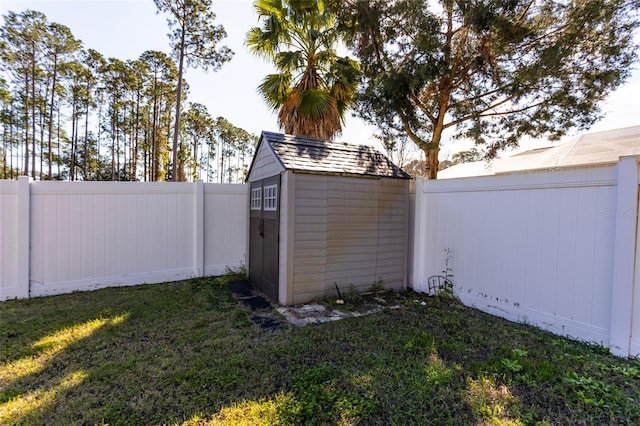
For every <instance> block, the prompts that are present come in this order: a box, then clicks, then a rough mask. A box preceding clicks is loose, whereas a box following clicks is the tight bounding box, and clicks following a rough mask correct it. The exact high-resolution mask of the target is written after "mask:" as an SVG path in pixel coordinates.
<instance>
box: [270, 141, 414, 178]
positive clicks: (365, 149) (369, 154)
mask: <svg viewBox="0 0 640 426" xmlns="http://www.w3.org/2000/svg"><path fill="white" fill-rule="evenodd" d="M261 139H262V140H263V142H265V143H268V144H269V146H270V147H271V149H273V152H274V153H275V154H276V155H277V156H278V158H279V159H280V161H281V162H282V165H283V166H284V167H285V168H286V169H288V170H293V171H304V172H312V173H321V174H324V173H326V174H343V175H362V176H376V177H391V178H399V179H411V177H410V176H409V175H408V174H407V173H405V172H404V171H403V170H402V169H400V168H399V167H398V166H396V165H395V164H393V163H392V162H391V161H390V160H389V159H388V158H387V157H386V156H385V155H383V154H381V153H380V152H378V151H376V150H375V149H374V148H373V147H371V146H368V145H353V144H348V143H345V142H330V141H323V140H318V139H311V138H305V137H300V136H292V135H285V134H282V133H272V132H262V136H261Z"/></svg>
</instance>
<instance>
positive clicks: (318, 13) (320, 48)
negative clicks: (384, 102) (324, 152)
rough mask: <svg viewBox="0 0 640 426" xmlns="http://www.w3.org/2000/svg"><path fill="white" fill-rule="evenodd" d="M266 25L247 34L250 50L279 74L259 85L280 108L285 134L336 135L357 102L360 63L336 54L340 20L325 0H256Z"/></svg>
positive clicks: (266, 78) (271, 102)
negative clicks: (326, 4)
mask: <svg viewBox="0 0 640 426" xmlns="http://www.w3.org/2000/svg"><path fill="white" fill-rule="evenodd" d="M254 7H255V9H256V12H257V14H258V16H259V17H260V20H261V21H262V22H261V23H262V27H254V28H252V29H251V30H250V31H249V33H248V34H247V46H248V47H249V50H250V51H251V52H252V53H254V54H256V55H258V56H260V57H263V58H265V59H267V60H270V61H272V62H273V64H274V65H275V67H276V69H277V71H278V72H277V73H275V74H270V75H268V76H267V77H265V79H264V80H263V82H262V84H260V86H259V88H258V89H259V91H260V92H261V94H262V96H263V97H264V99H265V101H266V103H267V104H268V105H269V107H271V108H272V109H273V110H274V111H275V110H278V109H279V112H278V124H279V126H280V128H281V129H283V130H284V131H285V132H286V133H290V134H295V135H298V136H306V137H312V138H318V139H333V137H334V136H336V135H337V134H339V133H340V132H341V131H342V124H343V122H344V115H345V113H346V111H347V109H348V108H349V106H350V105H351V104H352V103H353V101H354V97H355V93H356V85H357V82H358V65H357V63H356V62H355V61H353V60H352V59H350V58H348V57H340V56H338V54H337V53H336V47H337V45H338V43H339V36H338V33H337V31H336V26H335V20H334V17H333V16H332V15H331V13H330V12H329V11H327V10H326V9H325V8H324V2H323V1H322V0H256V1H255V3H254Z"/></svg>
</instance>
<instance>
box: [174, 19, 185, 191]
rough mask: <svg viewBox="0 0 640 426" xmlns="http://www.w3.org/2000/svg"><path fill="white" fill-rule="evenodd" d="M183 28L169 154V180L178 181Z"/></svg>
mask: <svg viewBox="0 0 640 426" xmlns="http://www.w3.org/2000/svg"><path fill="white" fill-rule="evenodd" d="M184 37H185V35H184V28H183V29H182V34H181V39H180V64H179V66H178V88H177V90H176V94H177V96H176V119H175V125H174V127H173V153H172V155H171V158H172V161H173V164H172V166H171V180H172V181H174V182H177V181H178V173H177V171H178V134H179V132H180V105H181V102H182V72H183V67H184Z"/></svg>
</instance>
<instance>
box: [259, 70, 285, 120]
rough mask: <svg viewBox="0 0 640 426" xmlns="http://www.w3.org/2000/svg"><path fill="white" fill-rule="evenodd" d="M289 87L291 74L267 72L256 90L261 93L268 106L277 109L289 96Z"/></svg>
mask: <svg viewBox="0 0 640 426" xmlns="http://www.w3.org/2000/svg"><path fill="white" fill-rule="evenodd" d="M290 87H291V74H289V73H280V74H269V75H267V76H266V77H265V78H264V80H262V83H261V84H260V86H258V91H259V92H260V94H261V95H262V98H263V99H264V100H265V102H266V103H267V105H268V106H269V108H271V109H272V110H274V111H275V110H277V109H278V108H280V107H281V106H282V104H283V103H284V102H285V101H286V99H287V98H288V96H289V92H290V90H291V89H290Z"/></svg>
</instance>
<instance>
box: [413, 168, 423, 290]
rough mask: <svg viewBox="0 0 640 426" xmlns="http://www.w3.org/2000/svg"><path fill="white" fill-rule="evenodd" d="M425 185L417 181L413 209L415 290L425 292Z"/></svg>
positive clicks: (421, 180)
mask: <svg viewBox="0 0 640 426" xmlns="http://www.w3.org/2000/svg"><path fill="white" fill-rule="evenodd" d="M424 183H425V178H418V179H416V185H415V189H416V194H415V201H414V203H415V205H414V209H413V229H412V230H411V231H410V232H413V278H412V281H413V283H412V284H413V290H415V291H420V292H422V291H425V289H424V286H423V281H424V279H425V276H424V275H425V271H424V264H425V254H424V244H425V243H424V241H425V235H424V227H425V221H426V218H425V211H424Z"/></svg>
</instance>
